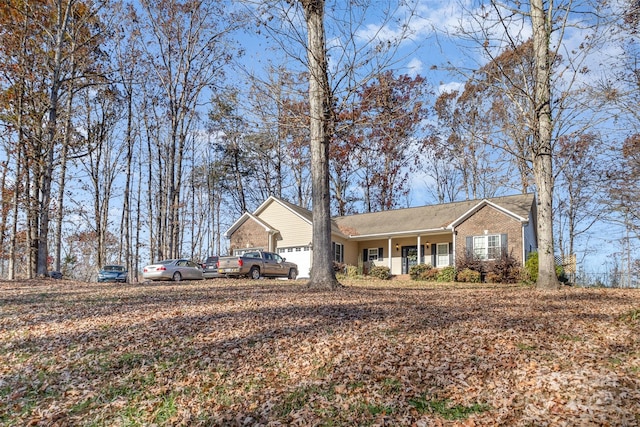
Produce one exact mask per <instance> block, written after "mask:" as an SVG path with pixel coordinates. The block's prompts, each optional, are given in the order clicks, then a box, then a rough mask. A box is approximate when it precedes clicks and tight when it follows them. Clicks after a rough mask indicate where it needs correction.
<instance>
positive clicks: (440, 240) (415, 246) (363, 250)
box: [358, 230, 455, 275]
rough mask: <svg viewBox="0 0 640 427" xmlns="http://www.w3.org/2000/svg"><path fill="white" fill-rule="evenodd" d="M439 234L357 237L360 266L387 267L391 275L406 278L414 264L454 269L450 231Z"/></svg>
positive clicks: (452, 241)
mask: <svg viewBox="0 0 640 427" xmlns="http://www.w3.org/2000/svg"><path fill="white" fill-rule="evenodd" d="M439 231H440V232H439V233H429V234H415V235H401V236H385V237H384V238H382V236H381V238H373V237H374V236H359V237H358V240H359V241H358V250H359V253H360V254H362V260H363V261H364V262H368V263H370V265H376V266H386V267H389V270H390V272H391V274H392V275H400V274H408V273H409V271H410V269H411V267H412V266H414V265H417V264H429V265H432V266H434V267H437V268H443V267H447V266H450V265H454V262H455V261H454V249H453V248H454V244H455V235H454V234H453V233H452V232H451V231H450V230H439ZM366 237H369V238H368V239H367V238H366Z"/></svg>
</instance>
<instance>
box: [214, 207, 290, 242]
mask: <svg viewBox="0 0 640 427" xmlns="http://www.w3.org/2000/svg"><path fill="white" fill-rule="evenodd" d="M248 220H253V221H255V222H256V223H258V224H259V225H260V226H261V227H263V228H264V231H266V232H276V231H278V230H277V229H276V228H273V227H272V226H270V225H269V224H267V223H266V222H264V221H263V220H261V219H260V218H258V217H256V216H255V215H252V214H250V213H249V212H245V213H243V214H242V216H241V217H240V218H238V220H237V221H236V222H234V223H233V225H231V227H229V229H228V230H227V231H226V232H225V233H224V236H225V237H226V238H227V239H228V238H229V236H231V235H232V234H233V233H234V232H235V231H236V230H237V229H238V228H240V226H241V225H242V224H244V223H245V222H246V221H248Z"/></svg>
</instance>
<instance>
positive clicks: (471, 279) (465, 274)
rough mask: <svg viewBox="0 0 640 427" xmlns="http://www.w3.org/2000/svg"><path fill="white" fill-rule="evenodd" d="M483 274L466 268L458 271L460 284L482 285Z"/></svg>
mask: <svg viewBox="0 0 640 427" xmlns="http://www.w3.org/2000/svg"><path fill="white" fill-rule="evenodd" d="M480 278H481V274H480V272H479V271H475V270H471V269H470V268H465V269H463V270H460V271H458V277H457V280H458V282H468V283H480Z"/></svg>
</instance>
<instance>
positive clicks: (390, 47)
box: [255, 0, 415, 289]
mask: <svg viewBox="0 0 640 427" xmlns="http://www.w3.org/2000/svg"><path fill="white" fill-rule="evenodd" d="M325 7H326V3H325V1H324V0H299V1H297V2H278V1H272V2H263V3H261V4H259V5H257V6H256V9H255V12H256V14H257V15H258V19H259V22H260V23H261V25H262V26H261V27H260V28H261V29H265V30H266V31H267V33H269V34H270V35H272V36H274V37H273V40H274V41H275V43H276V44H277V45H278V46H279V47H280V48H281V49H282V51H283V52H285V53H286V54H287V56H289V57H290V58H293V59H295V60H296V61H299V62H300V63H301V64H303V66H304V67H305V69H306V70H307V71H308V73H309V129H310V135H309V138H310V151H311V153H310V154H311V183H312V212H313V268H312V271H311V278H310V281H309V286H310V287H314V288H315V287H317V288H330V289H334V288H337V287H338V286H339V284H338V282H337V280H336V279H335V274H334V272H333V263H332V257H331V255H332V254H331V215H330V204H331V188H330V186H329V171H330V167H329V153H330V151H331V140H332V138H333V135H335V134H336V132H339V130H338V129H336V120H335V118H336V112H337V111H342V110H345V108H342V107H341V106H339V105H337V104H338V103H343V104H348V103H351V102H352V101H353V95H354V94H355V93H356V91H357V90H358V89H359V88H360V87H362V86H363V84H365V83H366V82H368V81H369V80H371V79H372V78H373V76H375V75H378V74H379V73H380V71H381V70H385V69H389V68H391V66H392V65H396V63H395V62H394V61H395V60H397V59H398V58H396V57H395V55H394V54H395V53H397V50H398V47H399V46H400V43H401V42H402V41H403V40H405V39H406V38H407V36H408V33H409V32H410V26H408V25H407V21H408V20H410V19H411V17H413V15H414V11H415V9H414V7H415V5H414V4H413V2H398V3H397V4H396V3H395V2H386V1H383V2H365V3H353V2H350V3H347V4H345V3H344V2H332V3H331V5H330V7H328V8H327V9H328V10H329V11H330V12H331V18H330V19H329V22H331V24H332V25H331V37H332V39H333V40H334V41H335V43H332V45H331V57H332V59H334V61H332V65H331V67H329V64H328V61H327V55H328V50H329V49H328V46H327V43H326V37H327V35H326V34H325V31H326V25H325V24H326V22H327V16H326V14H325V12H326V11H325ZM373 10H375V11H376V12H378V13H377V15H376V16H381V23H380V26H379V27H378V29H379V31H378V32H374V35H373V36H364V38H363V39H359V38H358V36H357V33H358V32H359V31H362V30H364V29H365V27H367V24H368V23H366V22H365V21H366V16H367V12H368V11H373ZM380 11H382V13H379V12H380ZM399 11H400V12H399ZM396 12H399V13H396ZM274 17H275V18H278V19H276V20H273V18H274ZM278 24H279V25H278ZM301 24H302V25H301ZM387 25H391V26H393V29H394V30H397V33H396V35H394V36H393V37H390V38H388V37H384V36H383V33H385V32H384V29H385V28H386V26H387ZM367 28H370V27H367ZM305 30H306V34H305ZM362 33H364V31H362Z"/></svg>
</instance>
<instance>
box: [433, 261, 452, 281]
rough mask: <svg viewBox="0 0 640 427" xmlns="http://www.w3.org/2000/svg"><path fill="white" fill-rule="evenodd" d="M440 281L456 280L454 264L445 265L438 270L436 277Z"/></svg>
mask: <svg viewBox="0 0 640 427" xmlns="http://www.w3.org/2000/svg"><path fill="white" fill-rule="evenodd" d="M436 280H437V281H438V282H453V281H455V280H456V269H455V267H454V266H452V265H450V266H449V267H444V268H442V269H440V271H438V276H437V278H436Z"/></svg>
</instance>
